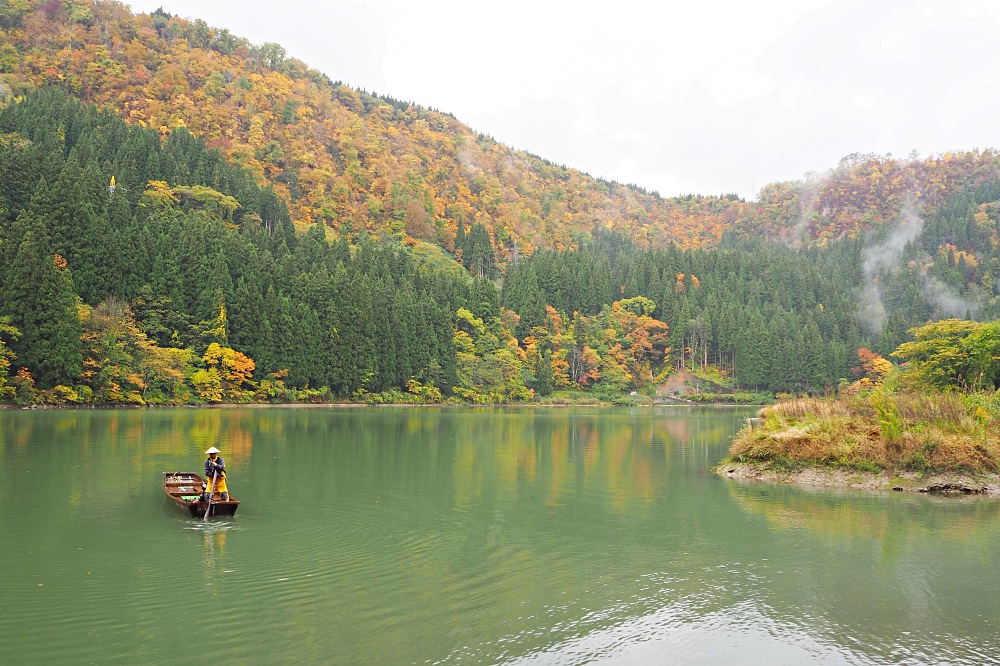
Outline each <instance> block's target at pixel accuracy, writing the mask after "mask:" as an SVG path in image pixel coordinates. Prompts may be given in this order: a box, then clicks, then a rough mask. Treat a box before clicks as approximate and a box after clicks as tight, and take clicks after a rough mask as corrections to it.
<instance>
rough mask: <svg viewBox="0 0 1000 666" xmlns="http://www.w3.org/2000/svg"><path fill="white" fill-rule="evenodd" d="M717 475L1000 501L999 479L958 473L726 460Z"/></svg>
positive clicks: (716, 467)
mask: <svg viewBox="0 0 1000 666" xmlns="http://www.w3.org/2000/svg"><path fill="white" fill-rule="evenodd" d="M714 471H715V473H716V474H718V475H719V476H722V477H726V478H729V479H737V480H741V481H761V482H766V483H783V484H788V485H798V486H817V487H826V488H852V489H855V490H874V491H885V492H917V493H933V494H958V495H988V496H991V497H1000V475H997V474H979V475H973V474H963V473H958V472H947V473H935V474H921V473H917V472H910V471H893V472H890V471H886V472H877V473H876V472H863V471H859V470H852V469H844V468H831V467H802V468H799V469H789V468H787V467H777V466H774V465H771V464H768V463H759V462H734V461H731V460H726V461H723V462H721V463H719V464H718V465H716V466H715V468H714Z"/></svg>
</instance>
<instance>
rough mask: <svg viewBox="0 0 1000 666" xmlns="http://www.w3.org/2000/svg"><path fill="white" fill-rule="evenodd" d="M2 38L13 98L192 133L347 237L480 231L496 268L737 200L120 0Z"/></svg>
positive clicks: (35, 4) (684, 224) (0, 14)
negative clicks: (43, 91)
mask: <svg viewBox="0 0 1000 666" xmlns="http://www.w3.org/2000/svg"><path fill="white" fill-rule="evenodd" d="M0 30H2V31H0V73H2V74H3V81H4V83H5V89H4V90H3V92H5V93H6V94H7V95H14V96H19V95H22V94H24V93H25V92H27V91H30V90H33V89H35V88H37V87H39V86H41V85H45V84H58V85H62V86H64V87H65V88H66V89H67V90H68V91H69V92H71V93H72V94H74V95H76V96H79V97H80V98H81V99H83V100H85V101H88V102H92V103H95V104H98V105H108V106H109V107H111V108H113V109H115V110H116V112H117V113H119V114H120V115H121V117H122V118H124V119H125V120H126V121H127V122H129V123H130V124H134V125H138V126H140V127H148V128H152V129H154V130H156V131H157V132H159V133H161V134H162V135H166V134H168V133H170V132H171V131H173V130H175V129H176V128H178V127H186V128H187V129H188V130H189V131H190V132H191V133H192V134H194V135H195V136H197V137H199V138H201V139H203V140H204V141H205V142H206V143H207V144H208V145H209V147H215V148H219V149H220V150H221V151H222V153H223V154H224V155H226V156H227V157H228V158H230V159H231V160H232V161H233V162H235V163H237V164H240V165H243V166H244V167H246V168H247V169H248V170H249V171H250V172H251V173H252V174H253V175H254V177H255V178H256V179H257V180H258V182H259V183H261V184H269V185H271V186H272V187H273V189H274V191H275V192H276V193H277V194H278V196H279V198H281V199H282V200H283V201H285V202H286V204H287V205H288V207H289V210H290V213H291V216H292V219H293V220H294V221H295V222H296V223H299V224H300V225H305V224H308V223H313V222H324V223H325V224H326V225H328V226H329V227H330V228H331V229H332V230H334V231H335V232H338V233H340V234H342V235H345V236H346V237H347V238H349V239H350V240H354V239H355V238H356V237H357V235H358V234H359V233H362V232H367V233H370V234H375V235H378V236H394V237H397V238H403V237H404V235H406V236H409V237H411V238H418V239H423V240H427V241H429V242H432V243H436V244H438V245H440V246H442V247H444V248H445V249H447V250H449V251H452V250H454V249H455V243H456V235H459V234H461V233H462V231H463V230H464V231H468V230H470V228H471V227H472V226H473V225H474V224H476V223H480V224H481V225H482V226H483V228H484V230H485V231H486V232H487V233H488V235H489V237H490V239H491V241H492V243H493V245H494V247H495V248H496V251H497V253H498V254H499V258H500V260H501V261H505V260H506V258H507V257H508V256H509V255H510V253H511V252H513V248H514V247H515V246H516V247H517V248H518V250H519V251H520V252H525V253H530V252H531V251H532V250H533V248H535V247H538V246H542V247H565V246H569V245H572V244H574V243H575V242H576V241H577V240H578V238H579V236H580V234H581V233H588V232H589V231H590V230H591V229H592V228H593V227H594V226H595V225H600V226H603V227H606V228H616V229H619V230H621V231H622V232H623V233H625V234H627V235H628V236H630V237H631V238H633V239H636V240H638V241H640V242H641V243H642V244H649V243H652V244H653V245H656V246H664V245H666V244H669V243H671V242H677V243H680V244H681V245H682V246H684V247H702V246H711V245H713V244H714V243H715V242H716V241H717V239H718V238H719V236H720V234H721V233H722V230H723V229H724V228H726V227H727V226H728V225H730V224H731V223H732V221H733V220H734V219H735V218H736V217H737V216H738V214H739V212H740V210H741V209H742V208H743V207H745V205H746V204H745V203H743V202H742V201H739V200H738V199H737V198H736V197H700V196H692V197H683V198H676V199H664V198H662V197H660V196H658V195H656V194H650V193H647V192H644V191H642V190H640V189H638V188H634V187H626V186H624V185H620V184H617V183H610V182H605V181H601V180H596V179H594V178H591V177H590V176H587V175H586V174H582V173H580V172H579V171H577V170H575V169H568V168H565V167H562V166H557V165H554V164H552V163H549V162H547V161H546V160H544V159H542V158H539V157H537V156H534V155H530V154H527V153H524V152H521V151H517V150H513V149H512V148H509V147H507V146H504V145H501V144H499V143H497V142H495V141H493V140H492V139H490V138H489V137H487V136H483V135H481V134H479V133H477V132H475V131H473V130H471V129H470V128H468V127H466V126H465V125H463V124H462V123H460V122H458V121H457V120H456V119H455V118H453V117H451V116H449V115H447V114H444V113H439V112H437V111H433V110H430V109H426V108H421V107H419V106H415V105H412V104H408V103H406V102H400V101H397V100H393V99H391V98H388V97H377V96H374V95H371V94H367V93H365V92H363V91H357V90H353V89H351V88H349V87H346V86H344V85H340V84H338V83H335V82H333V81H331V80H330V79H329V78H328V77H327V76H326V75H325V74H323V73H320V72H318V71H316V70H314V69H311V68H309V67H308V66H307V65H306V64H305V63H303V62H301V61H298V60H295V59H292V58H287V57H286V56H285V51H284V49H283V48H282V47H281V46H280V45H277V44H264V45H262V46H256V45H252V44H250V43H249V42H248V41H247V40H245V39H242V38H240V37H237V36H235V35H232V34H230V33H229V32H228V31H227V30H225V29H217V28H213V27H210V26H208V25H207V24H205V23H204V22H203V21H193V22H192V21H188V20H186V19H182V18H178V17H172V16H170V15H169V14H166V13H163V12H155V13H153V14H152V15H145V14H140V15H133V14H132V13H131V12H130V11H129V9H128V7H126V6H125V5H122V4H120V3H118V2H93V1H90V0H12V1H10V2H6V3H4V4H3V5H2V6H0ZM303 228H304V226H303Z"/></svg>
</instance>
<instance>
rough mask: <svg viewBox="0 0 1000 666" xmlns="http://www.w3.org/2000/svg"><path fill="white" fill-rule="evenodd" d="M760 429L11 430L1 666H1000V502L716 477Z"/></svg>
mask: <svg viewBox="0 0 1000 666" xmlns="http://www.w3.org/2000/svg"><path fill="white" fill-rule="evenodd" d="M749 413H750V412H749V411H748V410H735V409H718V410H711V409H697V410H688V409H670V408H656V409H648V408H646V409H632V410H628V409H512V410H500V409H480V410H472V409H397V408H387V409H365V408H357V409H355V408H332V409H326V408H318V409H290V408H284V409H283V408H264V409H222V410H206V409H201V410H141V411H140V410H134V411H32V412H24V411H10V410H8V411H0V500H2V502H0V508H2V510H0V544H2V545H0V663H4V664H32V663H37V664H60V663H63V664H86V663H102V664H109V663H110V664H199V663H225V664H272V663H315V664H473V663H474V664H497V663H505V664H582V663H609V664H731V663H743V664H781V663H784V664H801V663H822V664H859V663H893V664H895V663H910V664H917V663H921V664H923V663H950V664H981V663H986V662H991V661H992V662H997V661H1000V572H998V570H997V565H998V555H1000V502H998V501H997V500H988V499H981V498H972V499H957V500H955V499H949V500H943V499H935V498H931V497H924V496H913V495H910V494H906V495H905V496H904V495H902V494H870V493H861V492H837V491H829V490H825V491H817V490H812V491H810V490H803V489H795V488H788V487H770V486H761V485H753V484H741V483H737V482H733V481H729V480H725V479H721V478H718V477H715V476H714V475H712V474H711V473H710V471H709V467H710V466H711V465H713V464H714V463H716V462H717V461H718V460H719V459H721V458H722V457H723V456H724V454H725V450H726V448H727V447H728V443H729V440H730V438H731V436H732V434H733V433H734V432H735V431H736V430H737V429H738V427H739V426H740V423H741V420H742V419H743V417H745V416H746V415H748V414H749ZM211 445H217V446H219V447H220V448H221V449H222V450H223V456H224V457H225V458H226V460H227V463H228V467H229V470H230V490H231V491H232V492H233V494H234V496H236V497H237V498H239V499H240V500H242V502H243V504H242V506H241V507H240V509H239V511H238V513H237V515H236V517H235V518H232V519H222V520H218V519H217V520H213V521H211V522H209V523H207V524H204V523H200V522H198V521H195V520H192V519H190V518H187V517H185V516H184V515H182V514H181V513H180V512H179V511H177V510H176V509H175V508H174V507H173V506H172V505H170V504H169V503H168V502H167V501H166V499H165V498H164V497H163V493H162V486H161V482H162V478H161V476H162V475H161V473H162V472H163V471H186V470H191V471H198V470H200V468H201V464H202V460H203V458H204V456H202V455H201V452H202V451H204V450H205V449H206V448H207V447H209V446H211ZM206 660H214V661H211V662H209V661H206Z"/></svg>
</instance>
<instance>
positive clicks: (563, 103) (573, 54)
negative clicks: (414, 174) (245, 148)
mask: <svg viewBox="0 0 1000 666" xmlns="http://www.w3.org/2000/svg"><path fill="white" fill-rule="evenodd" d="M125 2H126V4H128V5H131V7H132V8H133V10H134V11H136V12H150V11H154V10H155V9H156V8H158V7H163V9H164V10H165V11H167V12H170V13H171V14H175V15H180V16H185V17H188V18H201V19H203V20H205V21H206V22H207V23H209V24H210V25H212V26H215V27H218V28H227V29H229V31H230V32H232V33H233V34H235V35H239V36H241V37H246V38H247V39H249V40H250V41H251V42H252V43H254V44H262V43H264V42H277V43H279V44H281V45H282V46H284V47H285V50H286V51H287V53H288V55H289V56H291V57H295V58H298V59H300V60H302V61H304V62H305V63H307V64H308V65H309V66H311V67H314V68H315V69H318V70H320V71H322V72H323V73H325V74H327V75H328V76H329V77H330V78H331V79H333V80H334V81H338V80H339V81H343V82H344V83H346V84H348V85H350V86H353V87H355V88H363V89H365V90H367V91H368V92H377V93H379V94H383V95H388V96H390V97H394V98H396V99H399V100H405V101H413V102H416V103H417V104H420V105H422V106H427V107H431V108H435V109H437V110H439V111H446V112H449V113H451V114H453V115H454V116H455V117H456V118H458V119H459V120H460V121H462V122H464V123H466V124H467V125H469V126H470V127H472V129H474V130H477V131H479V132H482V133H484V134H488V135H490V136H492V137H493V138H494V139H496V140H498V141H501V142H503V143H505V144H507V145H510V146H512V147H514V148H517V149H520V150H526V151H529V152H532V153H535V154H536V155H539V156H541V157H544V158H546V159H548V160H550V161H552V162H556V163H558V164H565V165H566V166H570V167H575V168H577V169H580V170H581V171H585V172H587V173H590V174H591V175H593V176H600V177H603V178H606V179H609V180H617V181H619V182H623V183H635V184H637V185H640V186H642V187H645V188H647V189H649V190H656V191H658V192H659V193H660V194H662V195H664V196H673V195H678V194H687V193H697V194H722V193H737V194H740V195H742V196H744V197H746V198H748V199H752V198H753V197H754V196H755V195H756V193H757V191H758V190H759V189H760V188H761V187H762V186H763V185H765V184H767V183H770V182H774V181H779V180H797V179H801V178H803V177H805V176H806V175H808V174H813V173H821V172H823V171H825V170H827V169H830V168H833V167H835V166H836V165H837V163H838V162H839V161H840V159H841V158H842V157H844V156H846V155H848V154H850V153H854V152H860V153H878V154H883V155H884V154H886V153H892V154H893V155H896V156H899V157H904V156H906V155H908V154H909V153H910V152H911V151H914V150H916V151H917V152H918V153H919V154H920V155H921V156H927V155H933V154H938V153H941V152H945V151H948V150H969V149H973V148H980V149H985V148H994V147H995V148H1000V123H997V120H998V119H1000V2H995V1H994V0H978V1H975V0H837V1H834V0H757V1H756V2H749V1H747V0H685V1H684V2H677V1H675V0H661V1H660V2H656V1H655V0H643V1H639V0H614V1H606V2H601V3H596V2H593V1H592V0H505V2H503V3H487V2H476V1H475V0H471V1H470V0H461V1H460V0H357V1H350V0H281V1H280V2H276V1H275V0H267V1H266V2H265V1H263V0H125Z"/></svg>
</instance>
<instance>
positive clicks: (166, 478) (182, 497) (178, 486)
mask: <svg viewBox="0 0 1000 666" xmlns="http://www.w3.org/2000/svg"><path fill="white" fill-rule="evenodd" d="M203 481H204V479H203V478H202V477H200V476H198V475H197V474H195V473H194V472H164V473H163V492H165V493H166V494H167V497H169V498H170V501H172V502H173V503H174V505H175V506H176V507H177V508H178V509H180V510H181V511H184V512H185V513H187V514H188V515H189V516H191V517H192V518H204V517H205V505H206V504H207V502H203V501H202V500H201V493H202V490H201V484H202V482H203ZM210 482H211V480H210ZM239 505H240V501H239V500H238V499H236V498H234V497H233V495H232V493H230V494H229V499H228V500H226V501H225V502H223V501H222V496H221V495H220V494H219V491H215V493H214V494H213V495H212V509H211V512H210V513H209V514H208V516H209V518H211V517H212V516H231V515H233V514H234V513H236V508H237V507H238V506H239Z"/></svg>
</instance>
